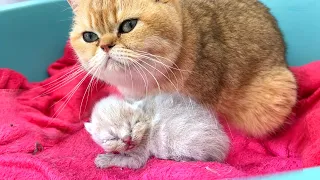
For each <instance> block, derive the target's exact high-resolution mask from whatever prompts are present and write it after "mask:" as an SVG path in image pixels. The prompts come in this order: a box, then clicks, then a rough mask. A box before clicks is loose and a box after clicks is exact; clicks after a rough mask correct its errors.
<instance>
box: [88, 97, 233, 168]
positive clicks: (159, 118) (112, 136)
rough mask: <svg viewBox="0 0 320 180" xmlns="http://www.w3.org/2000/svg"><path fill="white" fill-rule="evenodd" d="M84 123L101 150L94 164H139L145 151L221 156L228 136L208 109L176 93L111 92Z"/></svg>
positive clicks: (173, 156) (185, 157)
mask: <svg viewBox="0 0 320 180" xmlns="http://www.w3.org/2000/svg"><path fill="white" fill-rule="evenodd" d="M85 129H86V130H87V131H88V132H89V133H90V134H91V136H92V139H93V140H94V141H95V142H96V143H97V144H99V145H100V146H101V147H102V148H103V149H104V150H105V151H106V154H99V155H98V156H97V157H96V159H95V164H96V166H97V167H100V168H107V167H111V166H118V167H128V168H133V169H137V168H141V167H143V166H144V165H145V164H146V162H147V160H148V159H149V157H151V156H155V157H157V158H160V159H170V160H175V161H218V162H223V161H224V160H225V158H226V156H227V153H228V150H229V138H228V136H227V135H226V133H225V132H224V130H223V128H222V126H221V125H220V124H219V122H218V120H217V119H216V117H215V116H214V113H212V112H211V111H210V110H208V109H206V108H204V107H202V106H201V105H199V104H197V103H196V102H195V101H193V100H191V99H190V98H187V97H184V96H182V95H180V94H160V95H157V96H153V97H149V98H145V99H143V100H141V101H137V102H128V101H125V100H122V99H119V98H117V97H115V96H110V97H107V98H104V99H102V100H101V101H99V102H98V103H97V104H96V105H95V107H94V109H93V113H92V117H91V122H89V123H85Z"/></svg>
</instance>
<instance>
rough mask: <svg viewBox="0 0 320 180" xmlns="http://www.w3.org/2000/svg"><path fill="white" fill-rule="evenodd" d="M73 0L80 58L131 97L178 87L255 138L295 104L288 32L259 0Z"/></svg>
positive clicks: (269, 130) (277, 124) (273, 127)
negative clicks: (284, 35)
mask: <svg viewBox="0 0 320 180" xmlns="http://www.w3.org/2000/svg"><path fill="white" fill-rule="evenodd" d="M68 1H69V3H70V4H71V6H72V8H73V11H74V24H73V28H72V31H71V33H70V40H71V45H72V47H73V48H74V50H75V52H76V54H77V56H78V58H79V61H80V63H81V64H82V66H83V67H84V69H86V70H87V71H88V72H89V73H91V74H93V75H94V76H95V77H97V78H99V79H101V80H103V81H105V82H107V83H110V84H112V85H114V86H116V87H117V88H118V89H119V90H120V92H121V93H122V94H123V95H124V96H125V97H126V98H134V99H139V98H142V97H144V96H146V95H150V94H156V93H159V92H160V91H162V92H172V91H179V92H180V93H183V94H185V95H187V96H190V97H193V98H195V99H196V100H197V101H198V102H201V103H202V104H204V105H206V106H211V107H213V108H214V109H215V111H217V112H218V113H220V114H221V115H223V116H225V117H226V118H227V119H228V121H229V122H231V123H232V124H234V125H235V126H236V127H238V128H240V129H242V130H243V131H245V132H246V133H247V134H248V135H252V136H255V137H263V136H265V135H268V134H270V133H273V132H275V131H276V130H277V129H278V128H280V127H281V126H282V125H283V124H284V122H285V120H286V117H287V116H288V115H289V114H290V113H291V110H292V107H293V106H294V105H295V103H296V96H297V90H296V89H297V85H296V81H295V78H294V76H293V74H292V73H291V72H290V71H289V70H288V67H287V64H286V61H285V44H284V41H283V38H282V34H281V32H280V30H279V28H278V25H277V22H276V20H275V19H274V17H273V16H272V15H271V14H270V13H269V10H268V9H267V8H266V7H265V6H264V5H263V4H262V3H260V2H258V1H257V0H212V1H208V0H68Z"/></svg>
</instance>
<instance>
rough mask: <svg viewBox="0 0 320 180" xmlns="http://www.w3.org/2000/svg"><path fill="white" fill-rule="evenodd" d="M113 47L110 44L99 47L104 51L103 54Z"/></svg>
mask: <svg viewBox="0 0 320 180" xmlns="http://www.w3.org/2000/svg"><path fill="white" fill-rule="evenodd" d="M113 46H114V45H112V44H107V45H101V46H100V48H101V49H102V50H103V51H104V52H106V53H107V52H109V51H110V49H111V48H113Z"/></svg>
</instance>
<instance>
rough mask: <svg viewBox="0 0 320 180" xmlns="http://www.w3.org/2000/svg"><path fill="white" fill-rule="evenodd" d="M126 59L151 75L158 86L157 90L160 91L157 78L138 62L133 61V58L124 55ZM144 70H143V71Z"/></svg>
mask: <svg viewBox="0 0 320 180" xmlns="http://www.w3.org/2000/svg"><path fill="white" fill-rule="evenodd" d="M126 59H128V60H130V61H131V62H132V63H133V64H136V65H138V66H139V67H141V68H143V69H144V70H145V71H147V72H148V73H149V74H150V75H151V76H152V78H153V79H154V80H155V82H156V84H157V86H158V90H159V93H160V92H161V88H160V84H159V81H158V80H157V78H156V77H155V76H154V75H153V74H152V73H151V72H150V71H149V70H148V69H147V68H145V67H144V66H143V65H141V64H140V63H139V62H137V61H135V60H134V59H132V58H130V57H126ZM143 72H144V71H143Z"/></svg>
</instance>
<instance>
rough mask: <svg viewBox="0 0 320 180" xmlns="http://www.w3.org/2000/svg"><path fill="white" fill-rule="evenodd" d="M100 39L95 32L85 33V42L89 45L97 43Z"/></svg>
mask: <svg viewBox="0 0 320 180" xmlns="http://www.w3.org/2000/svg"><path fill="white" fill-rule="evenodd" d="M98 39H99V37H98V35H97V34H95V33H93V32H84V33H83V40H84V41H85V42H87V43H91V42H95V41H97V40H98Z"/></svg>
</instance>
